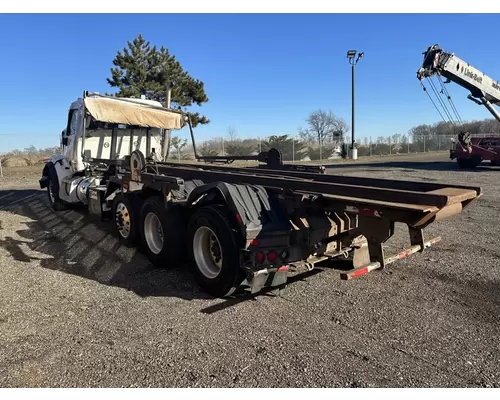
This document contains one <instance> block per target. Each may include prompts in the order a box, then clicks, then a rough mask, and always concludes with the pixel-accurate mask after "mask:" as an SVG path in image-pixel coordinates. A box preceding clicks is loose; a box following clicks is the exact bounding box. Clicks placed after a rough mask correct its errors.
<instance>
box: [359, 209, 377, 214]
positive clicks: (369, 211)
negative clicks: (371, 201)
mask: <svg viewBox="0 0 500 400" xmlns="http://www.w3.org/2000/svg"><path fill="white" fill-rule="evenodd" d="M359 213H360V214H363V215H374V214H375V210H371V209H369V208H361V209H360V210H359Z"/></svg>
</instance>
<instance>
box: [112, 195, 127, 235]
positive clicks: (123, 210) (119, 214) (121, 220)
mask: <svg viewBox="0 0 500 400" xmlns="http://www.w3.org/2000/svg"><path fill="white" fill-rule="evenodd" d="M115 220H116V227H117V229H118V233H119V234H120V236H121V237H122V238H124V239H127V238H128V237H129V236H130V213H129V211H128V208H127V206H126V205H125V204H123V203H122V202H119V203H118V205H117V206H116V213H115Z"/></svg>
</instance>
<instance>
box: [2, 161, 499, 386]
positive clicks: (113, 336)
mask: <svg viewBox="0 0 500 400" xmlns="http://www.w3.org/2000/svg"><path fill="white" fill-rule="evenodd" d="M380 161H382V160H380ZM383 161H385V162H381V163H376V164H375V163H364V162H362V161H361V162H358V164H359V165H357V166H353V165H349V164H343V165H339V166H337V167H334V168H332V169H331V170H330V172H329V173H338V174H346V175H363V176H372V177H383V178H398V179H416V180H427V181H440V182H449V183H453V182H456V183H461V184H473V185H479V186H481V187H483V189H484V193H485V194H484V196H483V197H482V198H481V199H479V200H478V201H477V202H476V203H474V204H473V205H471V206H470V208H468V209H466V210H465V211H464V212H463V213H462V214H461V215H460V216H458V217H456V218H453V219H451V220H447V221H443V222H438V223H436V224H435V226H430V227H429V228H428V230H427V237H431V236H434V235H441V236H442V237H443V241H442V242H441V243H439V244H438V245H436V247H434V248H433V249H431V250H429V251H427V252H425V253H423V254H417V255H414V256H413V257H411V258H409V259H408V260H405V261H400V262H398V263H397V264H393V265H391V266H390V267H389V268H388V269H386V270H384V271H383V272H381V271H375V272H373V273H372V274H369V275H367V276H365V277H362V278H359V279H354V280H351V281H341V280H340V279H339V275H338V272H337V271H335V270H333V269H331V268H327V267H325V268H321V269H318V270H316V271H315V272H314V273H311V274H309V275H308V276H305V277H303V278H302V279H296V280H294V281H293V282H292V283H291V284H290V285H289V286H288V287H287V289H286V290H285V291H284V292H283V293H281V295H280V296H278V297H275V296H270V295H259V296H256V297H254V298H251V299H235V300H220V299H213V298H210V297H208V296H206V295H205V294H204V293H203V292H202V291H200V290H199V289H198V287H197V286H196V284H195V283H194V282H193V280H192V278H191V277H190V275H189V274H188V273H187V272H186V271H185V269H184V268H183V267H182V266H179V267H178V268H175V269H167V270H165V269H154V268H153V267H152V266H151V265H150V264H149V263H148V262H147V260H145V258H144V256H142V255H141V254H139V253H136V252H135V251H134V250H132V249H127V248H124V247H120V246H119V244H118V243H117V241H116V239H115V237H114V235H113V234H112V233H110V231H109V229H108V228H106V226H102V225H101V224H99V223H96V222H89V221H87V219H86V217H85V215H84V214H83V213H82V212H78V211H68V212H64V213H59V214H55V213H53V212H51V211H49V209H48V208H47V201H46V193H45V192H41V191H39V190H38V189H37V187H36V183H37V182H36V181H37V178H38V176H39V169H37V170H34V171H33V170H26V171H20V172H18V173H17V174H13V173H12V171H5V173H6V178H4V179H3V180H1V179H0V271H1V274H2V279H0V386H4V387H5V386H9V387H12V386H81V387H86V386H113V387H116V386H141V387H143V386H161V387H169V386H191V387H200V386H218V387H221V386H245V387H248V386H271V387H276V386H279V387H290V386H315V387H325V386H327V387H373V386H376V387H387V386H390V387H400V386H405V387H406V386H424V387H435V386H438V387H443V386H444V387H466V386H479V387H481V386H483V387H499V386H500V371H499V369H498V365H500V341H499V340H497V339H498V337H500V321H499V315H500V268H499V263H498V260H499V256H500V250H499V246H498V243H499V240H498V238H499V236H498V235H499V234H500V224H499V223H498V220H499V216H500V203H499V200H498V199H499V197H500V189H499V184H498V182H499V176H500V175H499V174H500V168H490V167H488V166H484V167H480V168H478V169H477V170H476V171H462V170H458V169H457V168H456V166H455V164H454V163H450V162H448V161H447V160H446V156H445V155H439V156H436V155H433V156H426V158H420V159H419V158H418V157H412V158H408V157H407V158H404V157H402V158H401V157H400V158H397V159H396V158H394V160H393V161H391V162H387V160H383ZM433 161H436V162H433ZM23 177H24V178H23ZM398 233H399V234H400V235H403V236H402V238H403V240H401V239H399V238H398V240H395V241H394V243H393V246H398V247H399V246H400V245H402V244H406V243H408V240H407V235H406V232H405V231H404V228H403V227H399V228H398Z"/></svg>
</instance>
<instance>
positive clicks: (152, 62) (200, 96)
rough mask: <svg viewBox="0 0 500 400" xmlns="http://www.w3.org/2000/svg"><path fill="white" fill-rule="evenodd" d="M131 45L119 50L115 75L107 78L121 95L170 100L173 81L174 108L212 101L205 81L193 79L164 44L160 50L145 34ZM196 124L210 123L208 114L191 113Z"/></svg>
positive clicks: (112, 72) (118, 95)
mask: <svg viewBox="0 0 500 400" xmlns="http://www.w3.org/2000/svg"><path fill="white" fill-rule="evenodd" d="M127 45H128V48H127V47H125V48H123V51H118V52H117V55H116V57H115V58H114V60H113V65H114V66H115V67H114V68H111V78H106V80H107V82H108V84H109V85H110V86H111V87H113V88H117V89H118V92H116V93H115V94H114V95H115V96H117V97H140V96H141V95H145V96H146V97H147V98H149V99H152V100H156V101H159V102H161V103H162V104H165V103H166V92H167V85H168V84H169V83H172V84H173V88H172V94H171V107H172V108H178V109H183V110H184V111H185V112H187V107H190V106H192V105H193V104H196V105H198V106H201V105H202V104H203V103H206V102H208V97H207V95H206V93H205V88H204V86H205V85H204V83H203V82H202V81H200V80H199V79H195V78H193V77H192V76H191V75H189V73H188V72H187V71H184V69H183V68H182V66H181V64H180V63H179V61H177V59H176V58H175V56H174V55H172V54H170V52H169V50H168V49H167V48H165V47H164V46H161V48H160V49H159V50H158V49H157V47H156V46H151V45H150V42H148V41H146V40H145V39H144V38H143V36H142V35H141V34H139V36H137V37H136V38H135V39H134V40H133V41H132V42H130V41H127ZM189 115H190V116H191V121H192V123H193V126H196V125H198V124H208V123H209V122H210V121H209V119H208V118H207V117H205V116H202V115H200V114H199V113H197V112H194V113H192V112H190V113H189Z"/></svg>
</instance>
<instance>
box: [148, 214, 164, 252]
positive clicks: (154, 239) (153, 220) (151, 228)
mask: <svg viewBox="0 0 500 400" xmlns="http://www.w3.org/2000/svg"><path fill="white" fill-rule="evenodd" d="M144 238H145V239H146V243H147V245H148V247H149V249H150V250H151V252H152V253H154V254H159V253H160V252H161V251H162V249H163V228H162V226H161V222H160V220H159V219H158V217H157V216H156V215H155V214H153V213H148V214H147V215H146V218H144Z"/></svg>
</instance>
